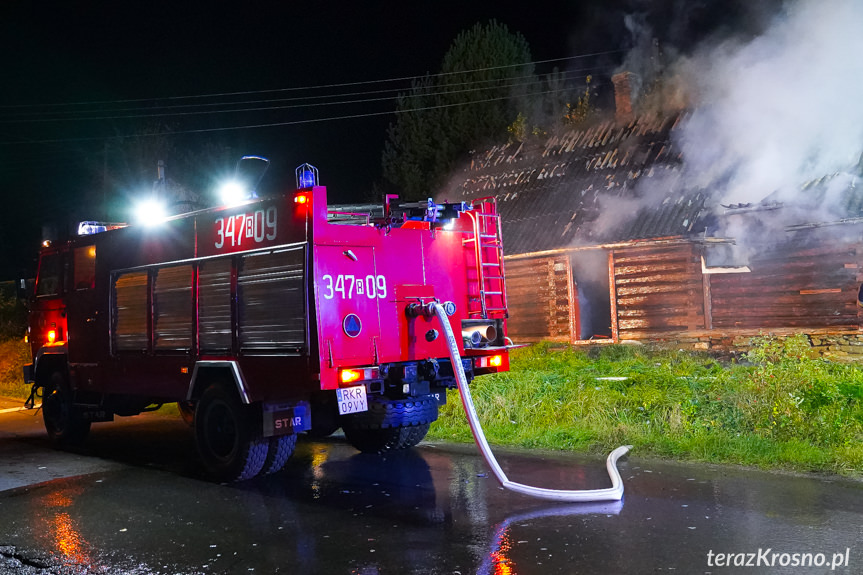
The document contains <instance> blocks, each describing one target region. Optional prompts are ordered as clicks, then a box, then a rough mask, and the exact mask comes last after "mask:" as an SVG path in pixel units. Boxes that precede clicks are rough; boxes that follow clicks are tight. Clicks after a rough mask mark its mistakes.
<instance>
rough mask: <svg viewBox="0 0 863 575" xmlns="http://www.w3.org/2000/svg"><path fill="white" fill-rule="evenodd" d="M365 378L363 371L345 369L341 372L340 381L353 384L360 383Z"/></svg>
mask: <svg viewBox="0 0 863 575" xmlns="http://www.w3.org/2000/svg"><path fill="white" fill-rule="evenodd" d="M362 377H363V370H361V369H343V370H341V371H340V372H339V379H340V380H341V382H342V383H353V382H355V381H359V380H360V379H361V378H362Z"/></svg>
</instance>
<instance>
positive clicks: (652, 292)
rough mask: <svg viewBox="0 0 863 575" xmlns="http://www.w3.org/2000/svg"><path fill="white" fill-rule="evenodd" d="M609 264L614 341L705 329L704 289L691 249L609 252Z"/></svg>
mask: <svg viewBox="0 0 863 575" xmlns="http://www.w3.org/2000/svg"><path fill="white" fill-rule="evenodd" d="M613 262H614V263H613V265H614V270H613V272H614V276H613V277H614V285H615V288H614V289H615V294H616V297H617V328H618V334H619V337H620V339H649V338H651V337H655V336H661V335H662V334H663V333H666V332H681V331H690V330H703V329H704V328H705V325H706V324H705V318H704V283H703V278H702V274H701V256H700V254H699V253H698V251H697V247H696V246H694V245H690V244H682V245H680V244H677V245H653V246H649V245H648V246H636V247H631V248H622V249H615V250H614V255H613Z"/></svg>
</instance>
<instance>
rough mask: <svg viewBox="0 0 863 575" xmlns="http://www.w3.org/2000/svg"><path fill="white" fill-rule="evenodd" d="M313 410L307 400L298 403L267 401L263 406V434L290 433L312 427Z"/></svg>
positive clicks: (270, 435)
mask: <svg viewBox="0 0 863 575" xmlns="http://www.w3.org/2000/svg"><path fill="white" fill-rule="evenodd" d="M311 413H312V410H311V406H310V405H309V403H308V402H306V401H300V402H297V403H265V404H264V406H263V424H264V427H263V436H264V437H273V436H275V435H288V434H290V433H299V432H300V431H308V430H309V429H311V428H312V415H311Z"/></svg>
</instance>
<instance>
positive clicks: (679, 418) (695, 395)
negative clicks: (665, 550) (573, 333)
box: [0, 336, 863, 477]
mask: <svg viewBox="0 0 863 575" xmlns="http://www.w3.org/2000/svg"><path fill="white" fill-rule="evenodd" d="M809 352H810V348H809V344H808V341H807V340H806V338H805V337H804V336H798V337H790V338H787V339H786V340H783V341H780V340H775V339H771V338H759V339H758V340H757V341H756V342H755V347H754V349H753V350H752V351H751V352H750V353H749V355H748V357H747V358H746V361H745V362H743V363H720V362H718V361H716V360H715V359H713V358H711V357H710V356H709V355H707V354H697V353H690V352H683V351H677V352H674V351H660V350H654V349H651V348H649V347H647V346H630V345H606V346H597V347H593V348H586V349H581V348H579V349H572V348H569V347H554V346H552V345H549V344H538V345H535V346H532V347H530V348H526V349H521V350H516V351H514V352H513V353H512V357H511V359H512V362H511V363H512V365H511V370H510V371H509V372H507V373H502V374H498V375H494V376H484V377H480V378H477V379H476V380H475V381H474V383H473V384H472V385H471V392H472V394H473V397H474V404H475V405H476V408H477V412H478V413H479V417H480V420H481V422H482V425H483V429H484V430H485V433H486V436H487V437H488V440H489V441H490V442H491V443H493V444H497V445H508V446H519V447H526V448H542V449H552V450H565V451H577V452H589V453H596V454H604V453H606V452H608V451H609V450H611V449H613V448H615V447H617V446H618V445H622V444H631V445H633V446H634V452H635V453H637V454H639V455H648V456H659V457H666V458H672V459H685V460H691V461H705V462H713V463H735V464H743V465H752V466H759V467H764V468H771V469H790V470H797V471H821V472H828V473H839V474H843V475H849V476H855V477H863V366H860V365H855V364H836V363H831V362H828V361H825V360H822V359H812V358H810V357H808V354H809ZM28 361H29V349H28V346H27V344H26V343H24V342H23V341H22V340H21V339H18V338H16V339H7V340H5V341H0V395H2V396H5V397H15V398H20V399H22V400H23V399H24V398H26V396H27V393H28V392H29V389H27V388H26V387H25V386H24V385H23V383H22V380H21V366H22V365H23V364H24V363H27V362H28ZM429 438H430V439H438V440H449V441H458V442H471V441H473V438H472V436H471V434H470V429H469V428H468V426H467V422H466V420H465V416H464V413H463V410H462V407H461V401H460V400H459V398H458V393H457V392H455V391H451V392H450V395H449V402H448V404H447V405H446V406H444V407H442V408H441V417H440V419H439V421H438V422H437V423H436V424H435V425H433V426H432V429H431V432H430V434H429Z"/></svg>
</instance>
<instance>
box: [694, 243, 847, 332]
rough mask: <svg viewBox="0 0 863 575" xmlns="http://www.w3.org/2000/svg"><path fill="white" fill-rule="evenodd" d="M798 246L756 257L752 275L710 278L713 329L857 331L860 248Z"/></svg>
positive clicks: (814, 245)
mask: <svg viewBox="0 0 863 575" xmlns="http://www.w3.org/2000/svg"><path fill="white" fill-rule="evenodd" d="M799 244H801V245H797V246H794V245H788V244H786V245H785V246H783V247H780V248H775V249H772V250H770V251H764V252H762V253H760V254H758V256H757V257H756V258H753V259H752V260H751V261H750V262H749V267H750V268H751V270H752V271H751V272H749V273H742V274H711V275H710V278H709V281H710V292H711V295H712V312H713V327H714V328H716V329H723V328H724V329H729V328H751V329H762V328H763V329H769V328H784V327H789V328H793V327H810V328H811V327H819V328H821V327H827V328H837V329H843V328H849V327H850V328H854V327H856V326H858V325H859V320H858V309H857V288H858V286H859V278H858V272H859V268H860V263H861V262H860V256H859V255H858V253H857V251H858V250H857V247H856V243H851V242H846V241H832V242H830V241H824V242H816V241H813V242H805V243H803V242H799Z"/></svg>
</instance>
